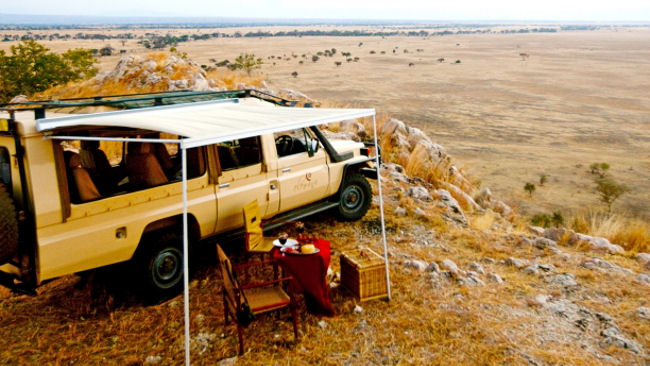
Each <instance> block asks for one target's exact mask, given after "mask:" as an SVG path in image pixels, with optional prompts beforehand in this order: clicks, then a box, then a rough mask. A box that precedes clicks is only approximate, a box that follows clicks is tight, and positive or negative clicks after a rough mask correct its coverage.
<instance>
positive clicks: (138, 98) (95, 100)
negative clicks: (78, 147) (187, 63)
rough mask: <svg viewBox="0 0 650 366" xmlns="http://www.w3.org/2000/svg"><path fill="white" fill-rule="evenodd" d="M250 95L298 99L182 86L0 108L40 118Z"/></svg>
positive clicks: (280, 101)
mask: <svg viewBox="0 0 650 366" xmlns="http://www.w3.org/2000/svg"><path fill="white" fill-rule="evenodd" d="M251 97H252V98H257V99H261V100H264V101H267V102H270V103H274V104H277V105H281V106H286V107H293V106H294V105H296V103H297V101H295V100H288V99H284V98H282V97H278V96H276V95H273V94H269V93H266V92H263V91H261V90H257V89H239V90H225V91H194V90H181V91H165V92H152V93H136V94H117V95H100V96H93V97H79V98H66V99H45V100H30V101H24V102H16V103H4V104H0V111H9V112H16V111H34V118H35V119H41V118H45V110H47V109H53V108H70V107H94V106H111V107H115V108H122V109H134V108H146V107H153V106H161V105H170V104H179V103H189V102H198V101H206V100H214V99H228V98H251Z"/></svg>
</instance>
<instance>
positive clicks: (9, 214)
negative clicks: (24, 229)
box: [0, 183, 18, 265]
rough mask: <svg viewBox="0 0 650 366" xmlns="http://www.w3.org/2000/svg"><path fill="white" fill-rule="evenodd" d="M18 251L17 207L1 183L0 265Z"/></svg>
mask: <svg viewBox="0 0 650 366" xmlns="http://www.w3.org/2000/svg"><path fill="white" fill-rule="evenodd" d="M17 251H18V220H17V219H16V207H15V206H14V203H13V201H12V200H11V197H10V196H9V193H8V191H7V189H6V187H5V185H4V184H2V183H0V265H2V264H5V263H7V262H8V261H9V260H11V258H12V257H13V256H14V255H15V254H16V252H17Z"/></svg>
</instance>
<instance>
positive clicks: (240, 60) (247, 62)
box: [230, 53, 262, 75]
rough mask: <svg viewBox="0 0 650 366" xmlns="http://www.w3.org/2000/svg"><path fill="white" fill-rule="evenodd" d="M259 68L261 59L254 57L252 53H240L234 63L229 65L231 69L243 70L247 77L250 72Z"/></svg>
mask: <svg viewBox="0 0 650 366" xmlns="http://www.w3.org/2000/svg"><path fill="white" fill-rule="evenodd" d="M260 67H262V58H261V57H255V54H252V53H242V54H240V55H239V56H237V57H236V58H235V62H233V63H232V64H230V68H231V69H233V70H236V69H241V70H244V71H246V73H247V74H248V75H250V74H251V71H253V70H255V69H259V68H260Z"/></svg>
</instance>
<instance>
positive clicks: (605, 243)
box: [576, 233, 625, 254]
mask: <svg viewBox="0 0 650 366" xmlns="http://www.w3.org/2000/svg"><path fill="white" fill-rule="evenodd" d="M576 236H577V238H578V239H579V240H582V241H583V242H586V243H589V245H590V248H591V249H592V250H597V251H603V252H606V253H609V254H622V253H624V252H625V250H623V248H622V247H621V246H620V245H617V244H612V243H610V242H609V240H607V239H605V238H601V237H597V236H590V235H585V234H580V233H577V234H576Z"/></svg>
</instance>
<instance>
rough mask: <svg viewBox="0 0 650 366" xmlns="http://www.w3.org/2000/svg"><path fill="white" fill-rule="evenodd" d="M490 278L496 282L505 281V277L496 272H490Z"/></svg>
mask: <svg viewBox="0 0 650 366" xmlns="http://www.w3.org/2000/svg"><path fill="white" fill-rule="evenodd" d="M488 279H489V280H490V281H492V282H494V283H498V284H501V283H503V278H502V277H501V276H499V275H498V274H496V273H490V274H489V275H488Z"/></svg>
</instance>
